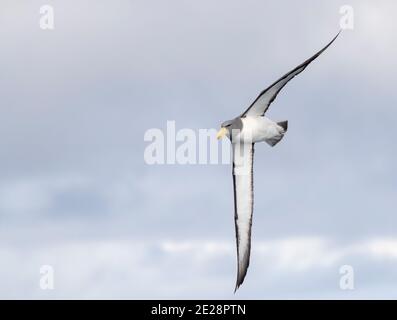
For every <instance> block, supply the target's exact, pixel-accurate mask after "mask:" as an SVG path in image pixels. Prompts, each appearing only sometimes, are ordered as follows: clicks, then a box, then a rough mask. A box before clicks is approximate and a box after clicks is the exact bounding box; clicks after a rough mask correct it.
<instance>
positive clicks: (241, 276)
mask: <svg viewBox="0 0 397 320" xmlns="http://www.w3.org/2000/svg"><path fill="white" fill-rule="evenodd" d="M254 146H255V144H254V143H253V144H252V152H251V157H252V160H251V163H252V166H251V192H252V211H253V210H254V209H253V208H254V203H253V202H254V150H255V149H254ZM232 170H233V171H232V175H233V191H234V226H235V230H236V248H237V280H236V286H235V288H234V293H236V291H237V289H238V288H240V286H241V285H242V283H243V282H244V279H245V276H246V274H247V271H248V267H249V264H250V255H251V230H252V215H253V212H251V221H250V228H249V235H248V239H249V242H248V251H247V257H245V261H246V265H245V266H244V270H243V272H242V273H240V263H239V262H240V257H239V237H238V227H237V221H236V220H237V193H236V177H235V175H234V162H233V166H232Z"/></svg>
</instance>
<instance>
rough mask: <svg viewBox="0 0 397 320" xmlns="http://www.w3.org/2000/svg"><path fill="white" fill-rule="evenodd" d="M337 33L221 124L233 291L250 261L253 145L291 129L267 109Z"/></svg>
mask: <svg viewBox="0 0 397 320" xmlns="http://www.w3.org/2000/svg"><path fill="white" fill-rule="evenodd" d="M339 34H340V31H339V32H338V34H337V35H336V36H335V37H334V38H333V39H332V40H331V41H330V42H329V43H328V44H327V45H326V46H325V47H324V48H322V49H321V50H320V51H318V52H317V53H316V54H315V55H313V56H312V57H311V58H309V59H307V60H306V61H305V62H303V63H301V64H300V65H299V66H297V67H296V68H294V69H293V70H291V71H290V72H288V73H287V74H285V75H284V76H282V77H281V78H280V79H278V80H277V81H276V82H274V83H273V84H272V85H271V86H269V87H268V88H266V89H265V90H263V91H262V92H261V93H260V94H259V96H258V97H257V98H256V99H255V100H254V102H252V104H251V105H250V106H249V107H248V109H247V110H245V111H244V112H243V113H242V114H241V115H240V116H238V117H236V118H234V119H233V120H228V121H225V122H223V123H222V124H221V129H220V130H219V132H218V133H217V138H218V139H221V138H223V137H225V136H226V137H228V138H229V140H230V142H231V144H232V148H231V149H232V158H233V168H232V173H233V189H234V220H235V229H236V244H237V281H236V287H235V290H234V292H236V290H237V289H238V288H239V287H240V286H241V284H242V283H243V281H244V278H245V275H246V274H247V269H248V266H249V261H250V251H251V226H252V213H253V203H254V201H253V199H254V195H253V160H254V144H255V143H257V142H262V141H265V142H266V143H267V144H268V145H270V146H271V147H274V146H275V145H276V144H277V143H279V142H280V141H281V139H282V138H283V137H284V135H285V133H286V132H287V129H288V121H280V122H275V121H273V120H270V119H269V118H267V117H265V113H266V111H267V110H268V109H269V107H270V105H271V103H272V102H273V101H274V100H275V99H276V97H277V95H278V93H279V92H280V91H281V89H282V88H284V86H285V85H286V84H287V83H288V82H289V81H290V80H291V79H292V78H294V77H295V76H296V75H298V74H299V73H301V72H302V71H303V70H305V69H306V67H307V66H308V65H309V64H310V63H311V62H312V61H314V60H315V59H316V58H317V57H318V56H319V55H320V54H321V53H323V52H324V51H325V50H326V49H327V48H328V47H329V46H330V45H331V44H332V43H333V42H334V41H335V39H336V38H337V37H338V35H339Z"/></svg>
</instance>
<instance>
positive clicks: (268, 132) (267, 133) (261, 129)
mask: <svg viewBox="0 0 397 320" xmlns="http://www.w3.org/2000/svg"><path fill="white" fill-rule="evenodd" d="M241 121H242V122H243V128H242V130H238V131H237V134H236V135H235V136H234V137H233V143H256V142H262V141H269V140H272V139H278V140H280V136H281V137H282V135H283V134H284V133H285V130H284V128H283V127H281V126H280V125H279V124H277V122H275V121H273V120H270V119H269V118H267V117H265V116H259V117H258V116H257V117H250V116H248V117H246V118H242V119H241Z"/></svg>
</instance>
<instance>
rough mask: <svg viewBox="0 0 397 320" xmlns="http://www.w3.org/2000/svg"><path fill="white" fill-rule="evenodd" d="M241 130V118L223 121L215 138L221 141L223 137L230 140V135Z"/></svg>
mask: <svg viewBox="0 0 397 320" xmlns="http://www.w3.org/2000/svg"><path fill="white" fill-rule="evenodd" d="M242 128H243V122H242V121H241V118H236V119H233V120H228V121H225V122H223V123H222V124H221V129H220V130H219V131H218V133H217V135H216V138H217V139H222V138H223V137H224V136H227V137H228V138H230V137H231V133H235V132H239V131H240V130H241V129H242ZM235 130H239V131H235Z"/></svg>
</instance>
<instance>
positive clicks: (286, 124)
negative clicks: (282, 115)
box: [277, 120, 288, 133]
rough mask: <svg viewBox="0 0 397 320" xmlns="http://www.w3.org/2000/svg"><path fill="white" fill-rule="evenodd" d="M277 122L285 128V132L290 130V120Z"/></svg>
mask: <svg viewBox="0 0 397 320" xmlns="http://www.w3.org/2000/svg"><path fill="white" fill-rule="evenodd" d="M277 124H278V125H279V126H280V127H281V128H283V129H284V133H286V132H287V130H288V120H286V121H281V122H277Z"/></svg>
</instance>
